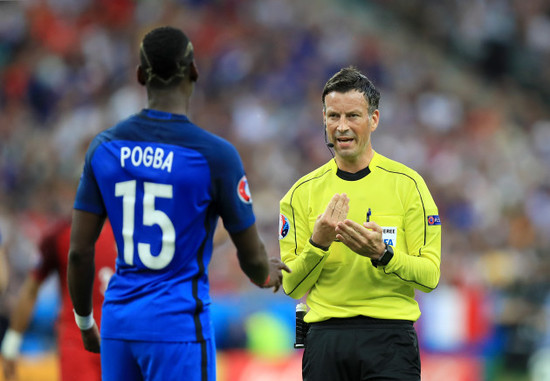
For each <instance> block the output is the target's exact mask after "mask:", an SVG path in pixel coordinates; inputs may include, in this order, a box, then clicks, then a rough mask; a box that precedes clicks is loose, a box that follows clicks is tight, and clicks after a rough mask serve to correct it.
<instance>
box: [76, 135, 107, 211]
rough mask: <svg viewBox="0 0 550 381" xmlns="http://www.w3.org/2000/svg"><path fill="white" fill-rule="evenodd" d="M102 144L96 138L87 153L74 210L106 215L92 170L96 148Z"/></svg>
mask: <svg viewBox="0 0 550 381" xmlns="http://www.w3.org/2000/svg"><path fill="white" fill-rule="evenodd" d="M99 144H100V139H98V137H96V138H95V139H94V141H93V142H92V143H91V144H90V147H89V148H88V152H87V153H86V159H85V162H84V169H83V171H82V175H81V176H80V183H79V184H78V189H77V191H76V198H75V201H74V209H78V210H83V211H86V212H90V213H94V214H99V215H105V214H106V211H105V204H104V203H103V199H102V197H101V192H100V190H99V186H98V185H97V181H96V178H95V175H94V171H93V168H92V164H91V161H92V157H93V154H94V152H95V150H96V148H97V147H98V146H99Z"/></svg>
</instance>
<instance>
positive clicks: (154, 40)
mask: <svg viewBox="0 0 550 381" xmlns="http://www.w3.org/2000/svg"><path fill="white" fill-rule="evenodd" d="M139 57H140V65H139V67H138V81H139V83H141V84H142V85H145V86H147V87H148V88H150V89H168V88H171V87H176V86H178V85H179V84H180V83H181V82H182V81H183V80H185V79H188V80H190V81H191V82H194V81H196V80H197V78H198V73H197V69H196V67H195V63H194V52H193V44H192V43H191V41H190V40H189V38H188V37H187V36H186V35H185V33H183V32H182V31H181V30H179V29H177V28H173V27H170V26H162V27H159V28H156V29H153V30H152V31H150V32H149V33H147V34H146V35H145V37H144V38H143V41H142V42H141V45H140V49H139Z"/></svg>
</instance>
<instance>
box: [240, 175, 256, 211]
mask: <svg viewBox="0 0 550 381" xmlns="http://www.w3.org/2000/svg"><path fill="white" fill-rule="evenodd" d="M237 194H238V195H239V198H240V199H241V201H242V202H244V203H246V204H252V195H251V194H250V189H249V188H248V180H247V179H246V176H243V177H241V179H240V180H239V184H238V185H237Z"/></svg>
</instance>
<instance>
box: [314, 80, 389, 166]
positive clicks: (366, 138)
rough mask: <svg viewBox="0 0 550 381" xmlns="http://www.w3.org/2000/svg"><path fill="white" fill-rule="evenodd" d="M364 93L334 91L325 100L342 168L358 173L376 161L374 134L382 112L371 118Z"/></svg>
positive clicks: (330, 134)
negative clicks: (373, 147)
mask: <svg viewBox="0 0 550 381" xmlns="http://www.w3.org/2000/svg"><path fill="white" fill-rule="evenodd" d="M368 107H369V105H368V102H367V100H366V99H365V96H364V95H363V93H360V92H359V91H357V90H351V91H348V92H347V93H339V92H336V91H333V92H332V93H328V94H327V95H326V97H325V110H324V112H323V117H324V119H325V126H326V129H327V136H328V139H329V141H330V142H331V143H332V144H334V152H335V156H336V162H337V164H338V167H339V168H340V169H342V170H344V171H347V172H357V171H360V170H361V169H363V168H365V167H367V166H368V165H369V162H370V159H371V158H372V145H371V133H372V132H373V131H374V130H376V127H378V118H379V112H378V110H376V111H374V112H373V114H372V115H369V111H368Z"/></svg>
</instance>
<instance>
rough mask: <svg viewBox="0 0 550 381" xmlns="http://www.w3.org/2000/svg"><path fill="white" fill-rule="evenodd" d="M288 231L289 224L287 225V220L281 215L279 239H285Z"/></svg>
mask: <svg viewBox="0 0 550 381" xmlns="http://www.w3.org/2000/svg"><path fill="white" fill-rule="evenodd" d="M289 230H290V224H289V223H288V218H286V216H285V215H284V214H281V215H280V217H279V239H283V238H285V237H286V235H287V234H288V231H289Z"/></svg>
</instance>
